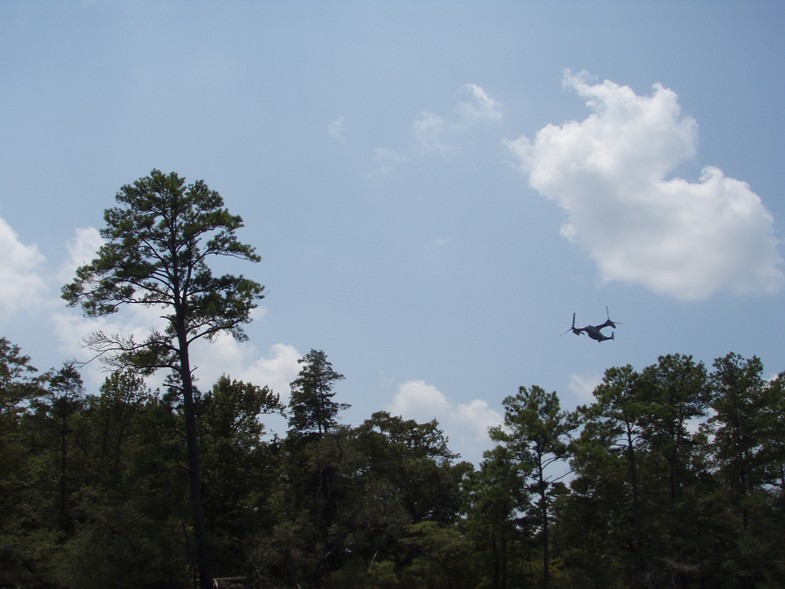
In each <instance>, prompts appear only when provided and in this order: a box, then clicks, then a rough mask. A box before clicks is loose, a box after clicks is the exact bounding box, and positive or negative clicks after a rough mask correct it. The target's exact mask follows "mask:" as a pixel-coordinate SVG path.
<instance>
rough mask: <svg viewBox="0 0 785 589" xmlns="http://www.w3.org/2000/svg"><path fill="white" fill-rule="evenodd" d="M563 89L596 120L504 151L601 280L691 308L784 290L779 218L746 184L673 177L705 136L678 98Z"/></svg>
mask: <svg viewBox="0 0 785 589" xmlns="http://www.w3.org/2000/svg"><path fill="white" fill-rule="evenodd" d="M564 81H565V85H566V86H567V87H568V88H569V89H571V90H573V91H575V92H576V93H577V94H578V95H579V96H580V97H581V98H583V99H584V100H585V103H586V105H587V106H588V108H589V110H590V111H591V113H590V114H589V115H588V116H587V117H586V118H585V119H584V120H582V121H568V122H566V123H563V124H562V125H547V126H546V127H544V128H543V129H541V130H540V131H539V132H538V133H537V135H536V137H535V138H534V140H530V139H528V138H527V137H521V138H519V139H516V140H514V141H509V142H508V145H509V146H510V148H511V149H513V151H514V152H515V153H516V154H517V156H518V157H519V158H520V162H521V164H522V165H523V167H524V169H525V170H526V171H527V172H528V173H529V182H530V184H531V186H532V187H533V188H534V189H536V190H537V191H538V192H540V193H541V194H543V195H545V196H547V197H548V198H550V199H552V200H554V201H555V202H556V203H558V204H559V206H561V207H562V208H563V209H564V210H565V211H566V212H567V215H568V218H567V221H566V223H565V224H564V225H563V226H562V234H563V235H564V236H565V237H566V238H567V239H569V240H570V241H572V242H574V243H576V244H577V245H579V246H581V247H582V248H584V249H585V250H586V251H587V252H588V254H589V255H590V256H591V258H592V259H593V260H594V261H595V262H596V264H597V266H598V268H599V271H600V274H601V276H602V278H603V279H604V280H606V281H611V280H616V281H623V282H633V283H638V284H642V285H644V286H645V287H647V288H649V289H651V290H652V291H654V292H657V293H660V294H664V295H667V296H671V297H674V298H677V299H683V300H694V299H703V298H706V297H709V296H711V295H712V294H714V293H715V292H717V291H719V290H728V291H730V292H732V293H734V294H749V293H765V294H768V293H772V292H775V291H777V290H779V289H780V288H781V287H782V284H783V274H782V270H781V266H782V258H781V255H780V253H779V252H778V250H777V247H778V242H777V240H776V238H775V237H774V232H773V222H774V220H773V217H772V215H771V214H770V213H769V211H768V210H767V209H766V208H765V206H764V205H763V203H762V201H761V199H760V197H758V195H756V194H755V193H754V192H753V191H752V190H751V189H750V187H749V186H748V185H747V184H746V183H745V182H742V181H740V180H736V179H733V178H728V177H726V176H725V175H724V174H723V172H722V170H720V169H719V168H717V167H706V168H704V169H703V172H702V173H701V175H700V178H699V179H698V180H697V181H694V182H693V181H689V180H685V179H682V178H673V177H670V176H669V174H670V173H672V172H673V170H674V169H675V168H676V166H678V165H679V164H681V163H683V162H685V161H687V160H689V159H690V158H692V157H693V156H694V155H695V153H696V143H697V124H696V122H695V120H694V119H692V118H691V117H689V116H685V115H683V114H682V112H681V109H680V106H679V102H678V97H677V95H676V93H675V92H673V91H672V90H670V89H668V88H664V87H663V86H661V85H654V87H653V89H652V93H651V95H650V96H638V95H637V94H636V93H635V92H634V91H633V90H632V89H631V88H629V87H627V86H621V85H618V84H616V83H614V82H611V81H607V80H606V81H604V82H601V83H593V82H592V81H591V80H590V79H589V78H588V76H586V75H584V74H580V75H574V74H572V73H570V72H569V71H568V72H566V74H565V78H564Z"/></svg>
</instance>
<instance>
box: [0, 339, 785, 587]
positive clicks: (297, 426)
mask: <svg viewBox="0 0 785 589" xmlns="http://www.w3.org/2000/svg"><path fill="white" fill-rule="evenodd" d="M32 362H33V360H32V359H31V358H29V357H28V356H26V355H25V354H24V353H23V351H22V350H21V349H20V348H19V347H18V346H16V345H14V344H13V343H12V342H10V341H8V340H7V339H6V338H0V443H1V444H2V448H3V452H2V453H0V502H2V506H0V586H4V587H29V588H38V587H58V588H60V587H62V588H66V587H79V588H92V587H95V588H98V587H108V586H112V587H161V588H164V587H171V588H180V587H189V586H191V584H192V582H193V580H194V578H195V576H196V571H195V564H194V544H193V527H192V520H191V517H190V507H189V492H188V480H187V477H186V475H185V469H186V466H187V452H186V443H185V439H184V435H183V432H182V426H181V424H182V412H183V410H184V409H183V403H182V398H181V396H180V395H179V393H178V391H176V390H173V389H171V390H151V389H149V388H148V386H147V385H146V384H145V379H144V377H143V374H142V373H141V372H140V371H137V370H134V369H132V368H128V367H126V368H124V369H122V370H117V371H115V372H112V373H111V374H109V375H108V376H107V377H106V379H105V381H104V382H103V384H102V385H101V386H100V388H99V389H98V390H89V389H88V388H87V387H86V386H85V384H84V381H83V379H82V376H81V374H80V370H79V367H78V366H77V365H74V364H71V363H66V364H64V365H63V366H62V367H60V368H53V369H50V370H46V371H43V372H42V371H39V370H37V369H36V368H34V365H33V363H32ZM301 366H302V368H301V372H300V375H299V377H298V378H297V379H296V380H295V381H294V382H293V383H292V391H293V394H292V396H291V402H290V404H289V406H286V407H283V406H281V404H280V401H279V399H278V396H277V395H276V394H274V393H273V392H272V391H271V390H270V389H269V388H267V387H266V386H264V383H248V382H242V381H238V380H235V379H233V378H231V376H229V375H225V376H224V377H222V378H220V379H219V380H218V381H217V382H215V383H214V384H213V385H212V386H211V387H210V388H209V389H206V390H204V391H201V390H197V391H195V393H196V394H195V396H194V401H195V407H196V415H197V419H198V424H199V442H200V448H201V458H202V490H203V506H204V518H205V527H206V530H207V536H208V539H209V546H210V549H211V551H212V555H213V556H212V558H213V567H214V572H215V577H216V578H218V579H219V580H220V579H224V578H231V579H233V581H232V582H233V583H235V585H240V586H248V587H271V586H274V587H294V586H300V587H331V588H332V587H334V588H339V587H347V588H348V587H401V588H408V587H412V588H414V587H433V588H441V587H444V588H456V587H459V588H463V587H466V588H475V587H497V588H502V587H553V588H557V587H558V588H562V587H563V588H577V587H597V588H600V587H753V586H754V587H775V586H777V585H778V583H779V582H780V579H782V578H783V575H785V558H784V557H783V553H782V550H781V547H782V545H783V543H785V533H784V532H783V530H785V517H783V509H784V508H785V492H784V491H785V430H784V429H783V428H784V427H785V426H784V425H783V424H785V395H784V394H783V392H784V391H783V384H785V379H784V378H783V375H779V376H778V377H776V378H774V379H771V380H766V379H764V377H763V374H764V367H763V365H762V363H761V362H760V360H759V359H758V358H756V357H752V358H744V357H741V356H739V355H736V354H728V355H727V356H725V357H722V358H717V359H716V360H715V361H714V363H713V364H712V366H710V367H707V366H704V365H703V364H702V363H701V362H697V361H695V360H694V359H693V358H692V357H690V356H685V355H680V354H675V355H667V356H662V357H660V358H657V359H656V361H655V362H654V363H653V364H651V365H650V366H647V367H645V368H643V369H641V370H636V369H634V368H633V367H631V366H619V367H611V368H608V369H607V370H606V371H605V375H604V378H603V380H602V383H601V384H600V385H598V386H597V387H596V389H595V390H594V400H593V402H591V403H589V404H587V405H585V406H581V407H578V408H577V409H575V410H574V411H569V410H565V409H562V408H561V407H560V405H559V397H558V394H557V393H556V392H547V391H545V390H544V389H542V388H541V387H538V386H536V385H532V386H530V387H523V386H522V387H520V389H519V390H518V391H517V392H512V393H513V394H511V395H509V396H508V397H506V398H505V399H504V403H503V405H504V410H505V420H504V424H503V425H501V426H499V427H498V428H496V429H495V430H494V431H493V432H492V436H493V438H494V439H495V440H496V446H495V447H494V448H493V449H492V450H490V451H488V452H486V453H485V456H484V459H483V460H482V462H481V463H480V464H476V465H473V464H470V463H467V462H463V461H461V460H460V457H459V456H457V455H456V454H455V453H454V452H452V451H451V450H450V447H449V440H447V439H446V437H445V436H444V434H443V432H442V431H441V429H440V427H439V424H438V423H437V422H436V421H430V422H425V423H420V422H416V421H413V420H407V419H403V418H402V417H400V416H395V415H391V414H390V413H388V412H385V411H377V412H375V413H373V414H372V415H370V416H368V418H367V419H365V420H364V421H363V422H362V423H360V424H359V425H355V426H350V425H346V424H343V423H342V422H341V420H340V412H341V411H342V410H343V409H345V408H346V405H345V404H342V403H340V402H338V400H337V399H339V398H340V390H339V384H340V381H341V379H342V378H343V375H341V374H339V373H338V372H336V371H335V370H334V369H333V368H332V365H331V364H330V362H329V360H328V358H327V355H326V354H325V353H324V351H322V350H311V352H310V353H309V354H307V355H305V356H304V357H303V358H302V359H301ZM274 412H283V413H284V414H285V415H286V416H288V418H289V426H290V427H289V430H288V431H287V432H286V434H285V436H284V437H278V436H275V435H271V434H270V432H268V431H266V429H265V427H264V425H263V423H262V421H261V419H260V418H261V417H262V416H263V415H264V414H266V413H274ZM221 582H222V583H228V581H221Z"/></svg>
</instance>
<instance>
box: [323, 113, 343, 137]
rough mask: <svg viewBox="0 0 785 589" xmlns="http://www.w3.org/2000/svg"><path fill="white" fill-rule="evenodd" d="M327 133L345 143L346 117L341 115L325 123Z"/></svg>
mask: <svg viewBox="0 0 785 589" xmlns="http://www.w3.org/2000/svg"><path fill="white" fill-rule="evenodd" d="M327 133H329V134H330V136H331V137H335V138H336V139H337V140H338V141H340V142H341V143H346V118H345V117H344V116H343V115H341V116H340V117H338V118H337V119H335V120H333V121H330V123H329V124H328V125H327Z"/></svg>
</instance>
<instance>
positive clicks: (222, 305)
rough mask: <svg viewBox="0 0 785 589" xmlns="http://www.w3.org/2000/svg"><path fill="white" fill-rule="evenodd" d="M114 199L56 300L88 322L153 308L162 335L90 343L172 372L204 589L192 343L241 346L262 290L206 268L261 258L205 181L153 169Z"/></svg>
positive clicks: (206, 572)
mask: <svg viewBox="0 0 785 589" xmlns="http://www.w3.org/2000/svg"><path fill="white" fill-rule="evenodd" d="M116 200H117V203H118V206H116V207H114V208H110V209H107V210H106V211H105V213H104V221H105V223H106V225H105V227H104V228H103V229H102V230H101V236H102V237H103V238H104V240H105V243H104V244H103V245H102V246H101V248H100V249H99V251H98V254H97V257H96V258H95V259H94V260H93V261H92V262H90V263H88V264H86V265H84V266H81V267H80V268H78V269H77V271H76V278H75V279H74V281H73V282H71V283H70V284H68V285H66V286H65V287H63V291H62V296H63V298H64V299H65V300H66V301H67V302H68V303H69V304H70V305H77V304H78V305H80V306H81V307H82V309H83V310H84V311H85V313H87V315H89V316H92V317H98V316H103V315H109V314H111V313H114V312H116V311H117V310H118V309H119V308H120V307H122V306H124V305H142V306H145V307H154V308H157V309H160V310H161V311H162V313H163V315H162V317H163V319H164V320H165V321H166V326H165V328H164V329H163V331H160V330H155V329H154V330H152V331H151V333H150V335H149V336H148V337H147V339H145V340H144V341H142V342H136V341H135V340H134V339H133V338H132V337H123V336H120V335H111V334H105V333H103V332H97V333H95V334H94V335H93V336H92V337H91V338H90V340H89V342H88V343H89V344H90V345H91V346H92V347H93V348H94V349H96V350H97V351H98V352H99V353H104V354H106V353H109V354H113V355H114V357H115V358H116V360H117V361H118V362H120V363H123V364H130V365H133V366H137V367H139V368H142V369H144V370H147V371H152V370H155V369H158V368H165V369H169V370H171V372H172V376H173V381H172V383H173V385H176V386H177V387H178V388H179V391H180V393H181V395H182V398H183V407H184V413H185V426H186V427H185V429H186V443H187V448H188V473H189V477H188V480H189V488H190V500H191V510H192V514H193V521H194V532H195V541H196V553H197V561H198V567H199V576H200V584H201V586H202V588H203V589H208V588H209V587H210V586H211V584H212V570H211V564H210V553H209V547H208V538H207V535H206V531H205V525H204V518H203V512H202V497H201V478H200V469H199V446H198V439H197V423H196V412H195V407H194V385H193V368H192V366H191V360H190V347H191V344H192V343H193V342H195V341H196V340H198V339H201V338H205V339H207V340H211V339H213V338H214V337H215V336H217V335H218V334H221V333H229V334H231V335H232V336H234V337H235V338H237V339H241V340H242V339H244V338H245V337H246V336H245V334H244V331H243V328H242V326H243V324H245V323H248V322H249V321H250V318H251V311H252V310H253V309H254V308H255V307H256V304H257V303H256V301H257V300H259V299H261V298H262V296H263V287H262V286H261V285H259V284H258V283H256V282H254V281H253V280H250V279H248V278H245V277H243V276H242V275H240V276H234V275H223V276H214V275H213V272H212V270H211V269H210V266H209V265H208V260H211V259H213V258H215V257H231V258H238V259H240V260H245V261H251V262H258V261H259V260H260V258H259V256H258V255H257V254H256V253H255V251H254V248H253V247H251V246H250V245H246V244H243V243H241V242H240V241H239V240H238V239H237V237H236V235H235V232H236V231H237V230H238V229H240V228H241V227H242V219H241V218H240V217H239V216H235V215H231V214H229V212H228V211H227V209H226V208H224V203H223V199H222V198H221V196H220V194H218V192H216V191H213V190H210V189H209V188H208V187H207V185H206V184H205V183H204V182H203V181H201V180H199V181H196V182H194V183H193V184H189V185H187V186H186V184H185V179H183V178H181V177H180V176H178V175H177V174H175V173H171V174H168V175H165V174H163V173H161V172H160V171H158V170H153V171H152V172H151V173H150V175H149V176H147V177H144V178H140V179H139V180H137V181H136V182H134V183H133V184H131V185H126V186H123V187H122V188H121V189H120V191H119V192H118V193H117V196H116Z"/></svg>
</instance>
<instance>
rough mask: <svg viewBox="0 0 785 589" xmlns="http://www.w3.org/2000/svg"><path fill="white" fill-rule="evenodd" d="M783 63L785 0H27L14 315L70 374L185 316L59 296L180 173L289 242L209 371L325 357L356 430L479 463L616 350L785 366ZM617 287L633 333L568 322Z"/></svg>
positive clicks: (10, 219) (5, 220) (270, 373)
mask: <svg viewBox="0 0 785 589" xmlns="http://www.w3.org/2000/svg"><path fill="white" fill-rule="evenodd" d="M784 61H785V4H784V3H782V2H778V1H774V0H770V1H767V0H756V1H747V0H745V1H741V0H739V1H731V0H723V1H720V2H717V1H716V0H694V1H692V2H676V1H672V0H665V1H662V2H636V1H633V2H628V1H598V2H583V1H558V0H557V1H553V2H545V1H530V2H519V1H494V0H491V1H488V2H479V1H473V2H469V1H462V0H457V1H456V0H451V1H427V0H426V1H423V2H377V1H373V0H369V1H339V0H336V1H333V2H315V1H314V2H308V1H304V0H296V1H293V2H273V1H259V2H250V1H248V2H240V1H230V2H217V1H216V2H208V1H189V2H186V1H167V0H164V1H156V2H153V1H122V0H115V1H109V0H94V1H85V0H82V1H79V0H58V1H46V0H42V1H40V2H26V1H22V0H6V1H4V2H2V3H0V84H1V85H2V92H0V336H4V337H7V338H8V339H9V340H10V341H11V342H12V343H14V344H17V345H19V346H20V347H21V348H22V352H23V353H25V354H27V355H28V356H30V358H31V362H32V364H33V365H34V366H36V367H37V368H38V369H39V370H47V369H49V368H57V367H60V366H62V364H63V363H64V362H66V361H69V360H73V359H76V360H86V359H87V358H89V356H90V353H89V351H88V350H85V349H84V347H83V346H82V345H81V344H82V341H83V338H84V337H86V336H87V335H89V334H90V333H91V332H93V331H95V330H97V329H104V330H110V331H117V332H123V333H126V332H140V333H143V332H144V330H145V329H148V328H149V327H150V325H152V324H154V323H155V321H156V317H155V313H154V312H151V311H149V310H148V311H144V310H136V311H134V312H131V311H124V312H121V313H118V314H116V315H113V316H112V317H109V318H105V319H100V320H96V319H86V318H84V317H83V316H82V314H81V313H80V311H79V310H78V309H73V308H68V307H66V305H65V303H64V302H63V301H62V300H61V299H60V297H59V294H60V288H61V287H62V285H64V284H66V283H67V282H69V281H70V280H71V278H72V277H73V275H74V270H75V268H76V267H78V266H79V265H80V264H82V263H84V262H86V261H89V260H90V259H92V256H93V255H94V253H95V251H96V249H97V247H98V246H99V245H100V236H99V233H98V231H99V229H100V228H101V227H102V226H103V225H102V223H103V216H102V215H103V211H104V209H106V208H109V207H112V206H114V204H115V201H114V196H115V194H116V193H117V192H118V190H119V189H120V187H121V186H123V185H125V184H129V183H132V182H133V181H134V180H136V179H138V178H140V177H143V176H146V175H148V174H149V173H150V171H151V170H153V169H160V170H162V171H164V172H172V171H174V172H177V173H178V174H180V175H181V176H184V177H185V178H186V179H187V180H188V181H194V180H197V179H202V180H204V181H205V182H206V183H207V184H208V186H209V187H210V188H211V189H214V190H217V191H218V192H220V194H221V195H222V196H223V198H224V201H225V204H226V206H227V208H228V209H229V210H230V212H232V213H234V214H238V215H240V216H242V218H243V220H244V223H245V226H244V227H243V228H242V229H241V230H240V231H239V232H238V237H239V238H240V240H241V241H243V242H245V243H249V244H251V245H253V246H254V247H255V248H256V251H257V253H259V254H260V255H261V256H262V262H261V263H259V264H244V265H237V266H232V265H228V266H226V267H227V268H228V270H229V271H231V272H236V273H243V274H245V275H246V276H248V277H250V278H253V279H254V280H257V281H258V282H260V283H262V284H264V285H265V287H266V293H267V296H266V297H265V299H264V300H263V301H261V304H260V306H259V308H258V309H257V310H256V311H255V312H254V321H253V322H252V323H251V324H249V325H248V326H247V329H246V332H247V334H248V337H249V339H248V341H247V342H244V343H238V342H236V341H234V340H232V339H230V338H228V337H226V338H221V339H219V340H218V341H216V342H215V343H213V344H209V345H208V344H205V345H200V346H198V347H197V349H195V350H194V358H195V364H196V365H197V367H198V368H197V372H196V375H197V378H198V379H199V382H198V385H199V386H200V387H201V388H204V389H207V388H209V387H210V386H211V385H212V383H213V382H215V380H216V379H217V378H218V376H220V375H221V374H228V375H229V376H231V377H232V378H237V379H243V380H249V381H251V382H254V383H256V384H259V385H268V386H270V387H272V388H273V390H275V392H277V393H279V394H280V395H281V397H282V399H283V400H284V401H285V400H286V399H287V398H288V395H289V385H288V383H290V382H291V381H292V380H293V379H294V378H295V377H296V375H297V372H298V370H299V367H300V366H299V364H298V363H297V360H298V358H300V357H302V356H303V355H305V354H306V353H307V352H308V351H309V350H311V349H320V350H324V351H325V353H326V354H327V356H328V359H329V360H330V361H331V362H332V364H333V368H334V369H335V370H336V371H338V372H340V373H341V374H343V375H344V376H345V379H344V380H343V381H340V382H338V383H337V384H336V385H335V387H334V391H335V393H336V400H337V401H339V402H342V403H349V404H350V405H351V408H350V409H348V410H347V411H345V412H343V413H342V414H341V420H342V421H343V422H344V423H347V424H351V425H358V424H360V423H361V422H362V421H363V420H365V419H367V418H368V417H370V415H371V414H372V413H373V412H375V411H380V410H385V411H389V412H391V413H393V414H395V415H402V416H403V417H405V418H407V419H416V420H418V421H424V420H430V419H437V420H438V421H439V423H440V425H441V427H442V429H443V430H444V432H445V434H446V435H447V436H448V437H449V440H450V447H451V448H452V449H453V450H454V451H456V452H458V453H460V454H461V456H462V457H463V458H464V459H467V460H471V461H474V462H477V461H479V460H480V459H481V457H482V452H483V450H486V449H488V448H490V447H491V446H492V443H491V442H490V440H489V439H488V436H487V428H488V427H489V426H493V425H496V424H499V423H500V422H501V420H502V416H503V409H502V400H503V399H504V397H505V396H508V395H513V394H515V393H516V392H517V390H518V387H519V386H526V387H530V386H532V385H538V386H541V387H543V388H545V389H546V390H548V391H556V392H557V393H558V395H559V397H560V399H561V402H562V406H563V407H564V408H565V409H573V408H574V407H576V406H577V405H579V404H583V403H588V402H590V401H591V399H592V395H591V391H592V389H593V388H594V386H596V384H598V383H599V382H600V380H601V379H602V375H603V373H604V371H605V370H606V369H607V368H610V367H614V366H623V365H626V364H630V365H632V366H633V367H634V368H635V369H638V370H640V369H643V368H644V367H646V366H649V365H651V364H655V363H656V362H657V359H658V357H659V356H661V355H664V354H676V353H678V354H689V355H691V356H693V358H694V359H695V360H696V361H702V362H704V363H706V365H707V366H708V367H710V366H711V364H712V362H713V360H714V359H715V358H718V357H721V356H724V355H726V354H727V353H729V352H736V353H739V354H741V355H743V356H745V357H751V356H753V355H757V356H759V357H760V358H761V359H762V361H763V363H764V366H765V370H766V376H767V377H771V376H773V375H775V374H777V373H779V372H781V371H783V370H785V361H784V355H783V352H784V351H785V346H784V345H783V343H785V337H783V333H785V313H783V311H784V310H785V305H783V303H784V302H785V275H784V272H785V266H784V265H783V255H784V254H785V248H784V247H783V236H785V199H784V198H783V197H785V194H783V186H785V165H783V164H785V160H784V159H783V156H785V118H784V116H783V105H785V77H783V75H782V74H783V65H784V63H783V62H784ZM222 268H223V267H222ZM606 306H607V307H608V308H609V310H610V316H611V318H612V319H614V320H618V321H619V322H621V323H622V325H619V326H618V327H617V329H616V330H615V339H614V340H613V341H610V342H603V343H601V344H598V343H597V342H594V341H592V340H590V339H588V338H587V337H586V336H585V335H583V336H580V337H576V336H574V335H572V334H571V333H567V334H566V335H563V336H561V334H562V333H563V332H564V331H565V330H566V329H568V328H569V327H570V323H571V321H572V314H573V313H576V314H577V324H578V326H583V325H586V324H597V323H601V322H603V321H604V320H605V319H606ZM609 331H611V330H606V333H609ZM83 375H84V377H85V381H86V385H87V389H88V390H89V391H92V392H95V391H97V389H98V386H100V383H101V382H102V380H103V378H105V376H106V374H105V373H104V372H102V369H101V366H100V365H99V364H98V363H91V364H88V365H87V366H86V367H85V368H84V370H83ZM270 427H271V429H272V430H275V429H276V428H278V430H277V431H279V432H281V433H283V432H285V429H286V424H285V422H283V421H282V420H281V421H280V422H271V423H270Z"/></svg>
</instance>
